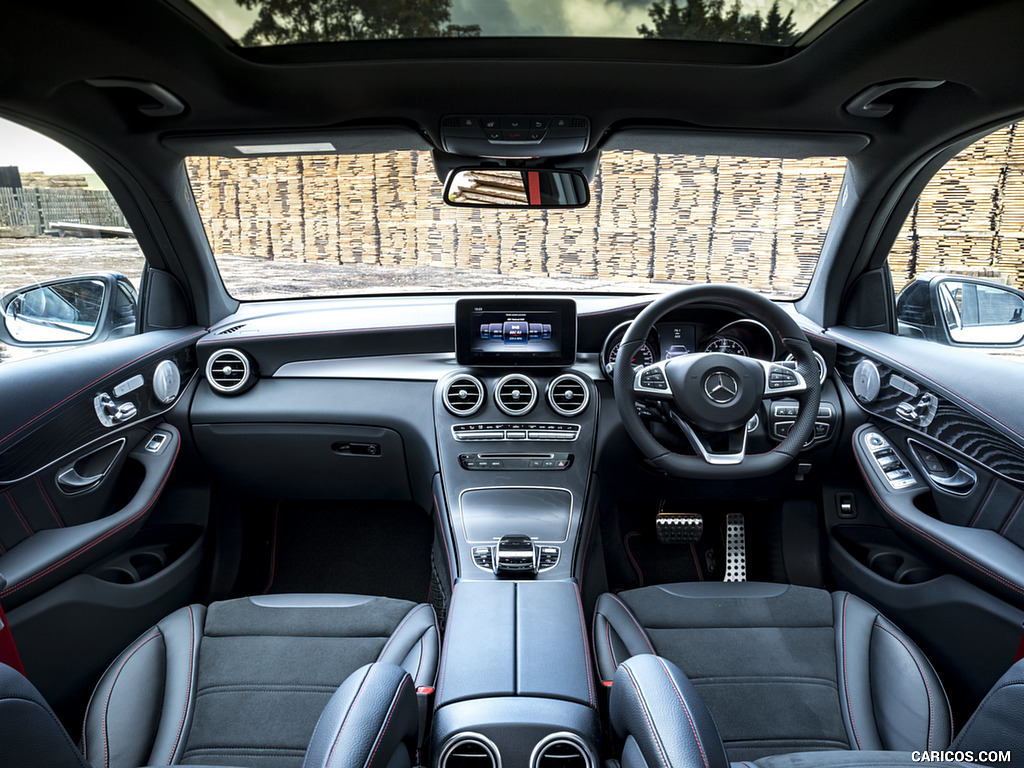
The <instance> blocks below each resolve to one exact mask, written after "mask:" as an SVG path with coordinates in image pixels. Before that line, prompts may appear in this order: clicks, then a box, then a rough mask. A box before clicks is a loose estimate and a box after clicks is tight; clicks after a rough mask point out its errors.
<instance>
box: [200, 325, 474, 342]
mask: <svg viewBox="0 0 1024 768" xmlns="http://www.w3.org/2000/svg"><path fill="white" fill-rule="evenodd" d="M454 327H455V326H454V325H453V324H452V323H430V324H428V325H392V326H381V327H379V328H340V329H337V330H331V331H309V332H308V333H271V334H267V335H265V336H252V337H249V338H246V340H245V341H246V343H249V342H254V341H256V342H258V341H266V340H267V339H305V338H309V337H312V336H343V335H347V334H352V333H379V332H380V331H431V330H437V329H440V328H454ZM203 335H204V336H205V335H206V334H205V333H204V334H203ZM220 343H222V340H221V339H211V338H209V337H207V338H205V339H202V340H200V341H199V342H198V344H199V345H200V346H203V347H208V346H211V345H215V344H220Z"/></svg>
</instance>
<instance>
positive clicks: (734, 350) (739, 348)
mask: <svg viewBox="0 0 1024 768" xmlns="http://www.w3.org/2000/svg"><path fill="white" fill-rule="evenodd" d="M704 351H705V352H722V353H724V354H726V355H742V356H743V357H746V356H747V349H746V347H744V346H743V345H742V344H740V343H739V342H738V341H736V339H729V338H726V337H725V336H715V337H713V338H712V339H711V341H709V342H708V343H707V344H706V345H705V346H704Z"/></svg>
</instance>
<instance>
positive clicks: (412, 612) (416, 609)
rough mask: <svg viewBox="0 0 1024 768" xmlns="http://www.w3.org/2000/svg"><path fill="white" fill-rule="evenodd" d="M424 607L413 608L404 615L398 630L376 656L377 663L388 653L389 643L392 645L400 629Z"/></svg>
mask: <svg viewBox="0 0 1024 768" xmlns="http://www.w3.org/2000/svg"><path fill="white" fill-rule="evenodd" d="M426 607H427V606H425V605H420V606H417V607H415V608H413V609H412V610H411V611H409V613H407V614H406V616H405V618H404V619H402V623H401V624H399V625H398V628H397V629H396V630H395V631H394V632H392V633H391V637H389V638H388V641H387V643H385V644H384V648H383V649H382V650H381V652H380V654H379V655H378V656H377V661H381V660H382V659H383V658H384V654H385V653H387V652H388V648H390V647H391V643H393V642H394V641H395V637H396V636H397V635H398V633H399V632H401V631H402V627H404V626H405V625H406V624H408V623H409V620H410V619H411V618H412V617H413V616H415V615H416V614H417V613H419V612H420V611H422V610H423V609H424V608H426Z"/></svg>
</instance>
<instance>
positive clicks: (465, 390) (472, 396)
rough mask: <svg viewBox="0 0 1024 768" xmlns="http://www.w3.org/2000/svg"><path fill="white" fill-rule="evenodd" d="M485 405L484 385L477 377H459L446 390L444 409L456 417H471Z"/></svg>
mask: <svg viewBox="0 0 1024 768" xmlns="http://www.w3.org/2000/svg"><path fill="white" fill-rule="evenodd" d="M483 404H484V385H483V384H481V383H480V380H479V379H477V378H476V377H475V376H469V375H466V374H464V375H462V376H458V377H456V378H454V379H452V380H451V381H450V382H449V383H448V386H446V387H445V388H444V407H445V408H447V409H448V412H449V413H452V414H455V415H456V416H471V415H472V414H474V413H476V412H477V411H479V410H480V406H482V405H483Z"/></svg>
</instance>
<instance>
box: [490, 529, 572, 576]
mask: <svg viewBox="0 0 1024 768" xmlns="http://www.w3.org/2000/svg"><path fill="white" fill-rule="evenodd" d="M560 554H561V549H560V548H559V547H557V546H555V545H553V544H543V545H542V544H534V543H533V541H532V540H531V539H530V538H529V537H528V536H518V535H513V536H502V538H501V540H500V541H499V542H498V543H497V544H485V545H480V546H476V547H473V562H474V563H475V564H476V567H477V568H481V569H483V570H485V571H490V572H491V573H495V574H499V575H501V574H506V575H509V576H516V575H523V574H534V573H543V572H544V571H550V570H551V569H552V568H554V567H555V566H556V565H558V557H559V555H560Z"/></svg>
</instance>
